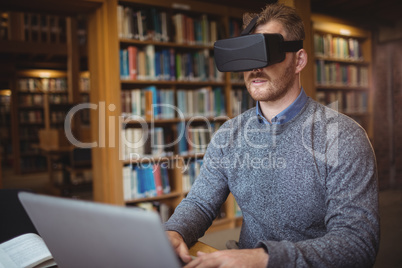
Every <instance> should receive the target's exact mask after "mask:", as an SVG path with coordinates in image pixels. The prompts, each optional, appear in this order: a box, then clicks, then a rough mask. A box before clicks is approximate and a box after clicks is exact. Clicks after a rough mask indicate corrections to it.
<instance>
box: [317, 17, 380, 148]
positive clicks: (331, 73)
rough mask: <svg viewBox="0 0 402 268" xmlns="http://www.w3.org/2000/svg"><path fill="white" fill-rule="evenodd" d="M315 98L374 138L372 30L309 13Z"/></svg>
mask: <svg viewBox="0 0 402 268" xmlns="http://www.w3.org/2000/svg"><path fill="white" fill-rule="evenodd" d="M311 20H312V23H313V31H314V33H313V34H314V35H313V38H314V61H315V89H316V95H315V96H316V99H317V101H319V102H320V103H322V104H324V105H328V106H329V107H331V108H333V109H336V110H338V111H340V112H341V113H344V114H346V115H348V116H350V117H352V118H353V119H354V120H355V121H356V122H358V123H359V124H360V125H361V126H362V127H363V128H364V129H365V130H366V132H367V134H368V136H369V138H370V140H371V141H373V125H372V124H373V122H372V121H373V119H372V118H373V112H372V90H371V87H372V82H371V79H372V78H371V72H372V59H371V57H372V55H371V54H372V53H371V46H372V45H371V33H370V31H368V30H365V29H362V28H359V27H356V26H354V25H352V24H350V23H348V22H346V21H343V20H340V19H336V18H332V17H329V16H324V15H320V14H313V15H312V18H311Z"/></svg>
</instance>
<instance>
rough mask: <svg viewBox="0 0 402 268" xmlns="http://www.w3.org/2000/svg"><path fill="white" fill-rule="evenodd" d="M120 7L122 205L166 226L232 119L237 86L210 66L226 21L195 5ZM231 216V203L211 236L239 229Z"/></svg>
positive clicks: (127, 4) (133, 3)
mask: <svg viewBox="0 0 402 268" xmlns="http://www.w3.org/2000/svg"><path fill="white" fill-rule="evenodd" d="M117 4H118V5H117V23H118V24H117V28H118V40H119V65H120V73H119V78H120V92H121V112H122V117H123V119H124V123H123V125H122V126H119V127H120V129H121V131H122V132H121V136H120V137H121V138H120V142H121V141H124V146H123V149H124V150H123V152H122V154H121V155H120V159H122V166H123V168H122V178H123V179H122V180H123V182H122V188H123V195H124V201H123V202H124V203H125V204H126V205H129V206H131V205H134V206H140V207H143V208H148V209H156V210H158V211H159V212H160V213H161V216H162V219H163V220H164V219H167V218H168V217H169V216H170V214H171V213H172V212H173V209H174V208H175V207H176V206H177V205H178V204H179V203H180V201H181V200H182V199H183V198H184V197H185V196H186V195H187V193H188V192H189V190H190V188H191V185H192V183H193V182H194V180H195V178H196V176H197V174H198V172H199V169H200V167H201V165H202V157H203V154H204V152H205V149H206V146H207V144H208V143H209V141H210V138H211V136H212V135H213V133H214V132H215V131H216V130H217V129H218V128H219V126H220V125H221V124H222V123H223V122H224V121H225V120H227V119H228V118H230V117H232V116H233V115H234V113H232V111H229V110H228V106H230V104H229V103H228V101H229V100H230V98H229V96H231V95H232V100H230V101H232V102H234V99H233V97H234V95H233V94H232V90H231V88H232V86H231V85H230V81H229V80H228V77H227V75H225V74H223V73H219V72H218V71H217V70H216V67H215V65H214V61H213V43H214V41H215V40H217V39H221V38H225V37H227V34H226V33H227V31H226V30H227V26H226V25H227V23H226V21H227V18H228V17H227V16H226V15H225V14H224V15H222V13H221V12H215V11H213V10H217V7H218V6H217V5H212V6H213V7H214V8H212V9H209V8H208V7H204V6H201V5H200V3H199V2H197V1H189V2H185V3H183V4H181V5H178V4H177V3H172V5H171V6H170V5H169V6H166V5H167V4H166V3H165V2H164V3H162V2H160V1H154V3H148V4H145V3H142V2H141V1H129V2H127V1H124V2H118V3H117ZM193 5H196V8H193ZM209 5H210V4H207V6H209ZM219 7H220V6H219ZM141 25H142V26H141ZM223 29H224V30H223ZM239 87H241V83H239ZM151 104H154V105H156V108H155V107H154V108H152V107H151ZM136 142H137V143H140V144H141V145H139V146H135V144H134V143H136ZM158 145H163V146H162V147H163V148H160V146H159V147H158ZM129 147H135V148H129ZM158 180H160V181H158ZM234 208H235V204H234V199H233V197H229V198H228V201H227V202H226V204H225V205H224V206H223V207H222V209H221V213H220V215H219V217H218V218H217V219H216V220H215V222H214V224H213V226H212V228H211V230H212V231H213V230H217V229H224V228H228V227H235V226H238V225H239V224H240V222H241V220H239V217H236V216H235V209H234Z"/></svg>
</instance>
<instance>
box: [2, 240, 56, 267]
mask: <svg viewBox="0 0 402 268" xmlns="http://www.w3.org/2000/svg"><path fill="white" fill-rule="evenodd" d="M55 265H57V264H56V262H55V261H54V259H53V256H52V254H51V253H50V251H49V249H48V248H47V246H46V244H45V242H44V241H43V239H42V238H41V237H40V236H39V235H37V234H34V233H27V234H23V235H20V236H17V237H15V238H13V239H10V240H8V241H6V242H3V243H2V244H0V267H6V268H45V267H52V266H55Z"/></svg>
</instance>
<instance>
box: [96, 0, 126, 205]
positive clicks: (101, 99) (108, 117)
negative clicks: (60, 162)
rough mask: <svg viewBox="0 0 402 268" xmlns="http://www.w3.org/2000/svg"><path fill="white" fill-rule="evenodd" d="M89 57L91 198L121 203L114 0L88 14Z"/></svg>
mask: <svg viewBox="0 0 402 268" xmlns="http://www.w3.org/2000/svg"><path fill="white" fill-rule="evenodd" d="M88 53H89V55H88V58H89V71H90V73H91V90H90V99H91V103H92V104H94V105H93V106H94V107H93V109H91V134H92V139H93V141H96V146H95V147H94V148H93V149H92V165H93V180H94V183H93V185H94V186H93V193H94V200H95V201H99V202H105V203H112V204H119V205H123V204H124V200H123V179H122V167H123V165H122V162H121V161H120V160H119V128H120V126H118V118H119V115H120V114H121V105H120V98H121V97H120V76H119V71H118V70H119V40H118V34H117V0H108V1H104V2H103V4H102V6H101V7H99V8H97V9H96V11H94V12H93V13H91V14H90V18H89V28H88Z"/></svg>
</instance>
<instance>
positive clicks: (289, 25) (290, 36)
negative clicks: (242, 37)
mask: <svg viewBox="0 0 402 268" xmlns="http://www.w3.org/2000/svg"><path fill="white" fill-rule="evenodd" d="M257 15H259V16H260V17H259V18H258V20H257V24H256V26H258V25H262V24H265V23H268V22H270V21H277V22H279V23H280V24H282V26H283V28H284V30H285V32H286V34H287V36H286V39H287V40H289V41H293V40H304V38H305V32H304V25H303V21H302V19H301V18H300V16H299V15H298V14H297V12H296V10H295V9H294V8H292V7H289V6H285V5H283V4H268V5H266V6H265V8H264V9H263V10H262V11H261V13H259V14H256V13H245V14H244V15H243V28H245V27H247V25H248V24H249V23H250V21H251V20H252V19H253V18H254V17H255V16H257Z"/></svg>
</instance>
